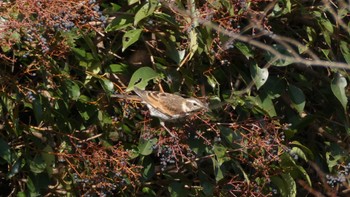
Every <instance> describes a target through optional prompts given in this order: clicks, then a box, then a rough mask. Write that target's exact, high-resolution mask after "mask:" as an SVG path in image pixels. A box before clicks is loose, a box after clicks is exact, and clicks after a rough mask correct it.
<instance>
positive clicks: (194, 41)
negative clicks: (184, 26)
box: [189, 29, 198, 59]
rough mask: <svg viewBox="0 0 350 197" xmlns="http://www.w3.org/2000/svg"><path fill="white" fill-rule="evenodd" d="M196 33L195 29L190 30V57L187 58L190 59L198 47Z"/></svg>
mask: <svg viewBox="0 0 350 197" xmlns="http://www.w3.org/2000/svg"><path fill="white" fill-rule="evenodd" d="M197 36H198V34H197V32H196V30H195V29H192V31H191V32H190V35H189V37H190V46H189V47H190V57H189V59H191V58H192V57H193V55H194V54H195V53H196V51H197V49H198V40H197V39H198V38H197Z"/></svg>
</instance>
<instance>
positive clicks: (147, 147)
mask: <svg viewBox="0 0 350 197" xmlns="http://www.w3.org/2000/svg"><path fill="white" fill-rule="evenodd" d="M157 141H158V140H157V139H156V138H153V139H150V140H144V141H141V142H140V144H139V146H138V149H139V152H140V154H141V155H145V156H146V155H150V154H151V153H152V152H153V145H155V144H157Z"/></svg>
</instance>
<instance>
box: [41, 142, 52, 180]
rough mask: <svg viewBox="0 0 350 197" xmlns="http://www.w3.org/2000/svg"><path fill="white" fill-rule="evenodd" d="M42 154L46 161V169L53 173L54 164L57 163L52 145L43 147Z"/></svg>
mask: <svg viewBox="0 0 350 197" xmlns="http://www.w3.org/2000/svg"><path fill="white" fill-rule="evenodd" d="M41 156H42V158H43V160H44V161H45V163H46V169H47V170H48V172H49V174H51V173H52V171H53V169H52V167H53V165H52V164H54V163H55V155H53V149H52V148H51V146H49V145H46V146H45V148H44V149H43V152H42V153H41Z"/></svg>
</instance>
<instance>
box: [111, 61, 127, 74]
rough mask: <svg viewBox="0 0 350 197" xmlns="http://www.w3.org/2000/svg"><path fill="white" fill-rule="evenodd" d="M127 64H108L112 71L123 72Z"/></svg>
mask: <svg viewBox="0 0 350 197" xmlns="http://www.w3.org/2000/svg"><path fill="white" fill-rule="evenodd" d="M127 68H128V65H126V64H123V63H119V64H110V65H109V69H110V71H111V72H112V73H124V72H125V71H127Z"/></svg>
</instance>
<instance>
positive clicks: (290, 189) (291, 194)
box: [281, 174, 297, 197]
mask: <svg viewBox="0 0 350 197" xmlns="http://www.w3.org/2000/svg"><path fill="white" fill-rule="evenodd" d="M281 176H282V178H283V180H284V182H285V183H286V188H287V193H286V196H288V197H295V196H296V194H297V185H296V183H295V181H294V179H293V177H292V176H291V175H290V174H282V175H281Z"/></svg>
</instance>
